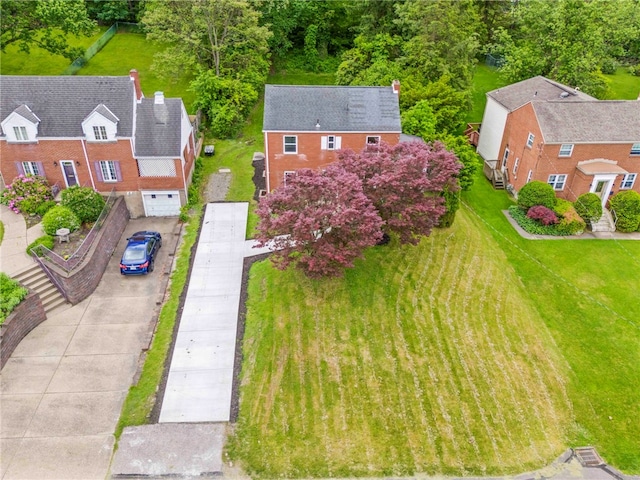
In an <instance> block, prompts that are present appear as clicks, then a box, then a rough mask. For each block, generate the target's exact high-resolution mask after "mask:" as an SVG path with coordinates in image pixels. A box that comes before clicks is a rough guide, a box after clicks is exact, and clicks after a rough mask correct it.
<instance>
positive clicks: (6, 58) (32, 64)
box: [0, 27, 108, 75]
mask: <svg viewBox="0 0 640 480" xmlns="http://www.w3.org/2000/svg"><path fill="white" fill-rule="evenodd" d="M107 28H108V27H97V28H96V32H95V33H94V34H93V35H92V36H90V37H74V36H70V37H69V39H68V41H69V44H70V45H72V46H80V47H83V48H87V47H89V46H90V45H91V44H93V43H94V42H95V41H96V40H98V39H99V38H100V37H101V36H102V34H103V33H104V32H105V31H106V30H107ZM69 65H71V61H69V60H68V59H66V58H64V57H63V56H62V55H52V54H50V53H49V52H47V51H46V50H43V49H41V48H38V47H32V48H31V51H30V53H28V54H27V53H24V52H21V51H19V49H18V47H17V46H16V45H9V46H7V48H6V52H0V74H2V75H62V72H64V70H65V69H66V68H67V67H68V66H69Z"/></svg>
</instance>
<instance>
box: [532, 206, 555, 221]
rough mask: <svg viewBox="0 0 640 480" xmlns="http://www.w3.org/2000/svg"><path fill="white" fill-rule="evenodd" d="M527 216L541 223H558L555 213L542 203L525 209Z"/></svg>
mask: <svg viewBox="0 0 640 480" xmlns="http://www.w3.org/2000/svg"><path fill="white" fill-rule="evenodd" d="M527 217H529V218H530V219H531V220H537V221H539V222H540V223H541V224H542V225H554V224H556V223H558V217H556V213H555V212H554V211H553V210H551V209H549V208H547V207H543V206H542V205H536V206H534V207H531V208H530V209H529V210H527Z"/></svg>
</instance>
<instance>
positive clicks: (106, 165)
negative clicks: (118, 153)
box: [100, 160, 118, 183]
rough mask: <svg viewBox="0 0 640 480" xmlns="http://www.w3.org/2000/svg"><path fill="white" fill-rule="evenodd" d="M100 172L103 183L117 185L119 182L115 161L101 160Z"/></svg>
mask: <svg viewBox="0 0 640 480" xmlns="http://www.w3.org/2000/svg"><path fill="white" fill-rule="evenodd" d="M100 171H101V172H102V181H103V182H105V183H115V182H117V181H118V174H117V173H116V162H115V161H114V160H101V161H100Z"/></svg>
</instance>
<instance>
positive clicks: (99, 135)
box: [93, 125, 109, 140]
mask: <svg viewBox="0 0 640 480" xmlns="http://www.w3.org/2000/svg"><path fill="white" fill-rule="evenodd" d="M93 136H94V137H95V139H96V140H108V139H109V137H108V136H107V127H105V126H104V125H99V126H96V125H94V126H93Z"/></svg>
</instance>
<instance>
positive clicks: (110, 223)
mask: <svg viewBox="0 0 640 480" xmlns="http://www.w3.org/2000/svg"><path fill="white" fill-rule="evenodd" d="M128 221H129V210H127V204H126V202H125V201H124V198H123V197H119V198H118V199H116V202H115V204H114V205H113V207H111V211H110V212H109V216H108V217H107V219H106V221H105V222H104V225H103V226H102V228H101V229H100V232H99V237H98V239H97V240H95V242H94V245H93V247H92V249H91V251H90V252H89V253H88V254H87V256H86V258H85V259H84V261H83V263H82V264H81V265H80V266H79V267H78V268H76V269H75V270H74V271H73V272H72V273H71V275H70V276H67V275H66V274H65V273H64V272H62V271H61V270H59V269H57V268H55V267H53V266H50V272H51V274H52V275H53V276H54V277H55V278H56V280H57V281H58V283H59V285H60V286H61V287H62V289H63V290H64V292H65V294H66V297H67V299H68V300H69V302H71V303H72V304H73V305H75V304H77V303H79V302H81V301H82V300H84V299H85V298H87V297H88V296H89V295H91V294H92V293H93V291H94V290H95V289H96V287H97V286H98V284H99V283H100V280H101V279H102V275H103V274H104V271H105V270H106V268H107V264H108V263H109V260H110V259H111V255H112V254H113V252H114V251H115V249H116V247H117V246H118V242H119V241H120V238H121V237H122V233H123V232H124V229H125V228H126V227H127V222H128Z"/></svg>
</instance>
